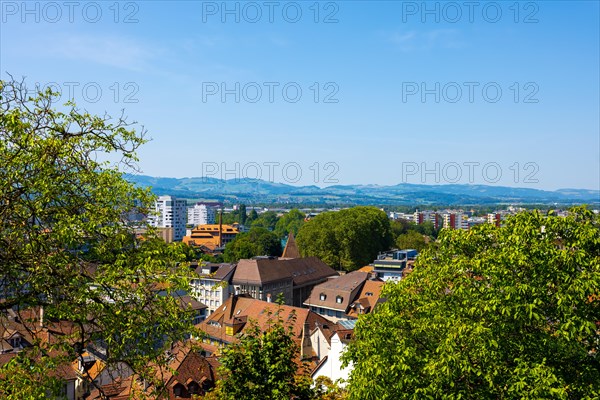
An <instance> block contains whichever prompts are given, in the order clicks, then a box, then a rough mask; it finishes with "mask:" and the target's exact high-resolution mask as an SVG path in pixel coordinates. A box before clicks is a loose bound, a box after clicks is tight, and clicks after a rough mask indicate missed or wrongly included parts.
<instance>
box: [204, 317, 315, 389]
mask: <svg viewBox="0 0 600 400" xmlns="http://www.w3.org/2000/svg"><path fill="white" fill-rule="evenodd" d="M291 322H292V323H293V321H291ZM249 323H251V324H252V326H251V327H250V328H249V329H247V330H246V331H245V333H244V335H242V336H241V337H240V340H239V342H237V343H232V344H230V345H228V346H227V347H225V348H224V349H223V352H222V355H221V357H220V358H219V361H220V362H221V368H220V372H221V374H222V379H221V380H220V381H219V382H218V383H217V387H216V388H215V390H214V392H213V393H211V395H210V396H211V397H212V398H215V399H221V400H229V399H231V400H246V399H247V400H255V399H271V400H290V399H298V400H301V399H306V400H308V399H312V398H313V397H314V392H313V390H312V389H311V383H312V382H311V380H310V377H309V376H308V375H306V374H300V375H299V374H297V371H298V369H299V368H298V364H296V361H295V360H297V359H298V356H299V354H298V353H299V345H298V343H297V342H296V341H295V340H294V335H293V331H292V323H290V321H288V322H287V325H286V322H284V321H283V320H282V319H281V317H280V315H279V311H276V312H275V313H274V314H273V315H272V316H271V319H270V322H269V324H268V326H267V327H266V329H265V330H264V331H262V330H261V328H260V327H259V326H258V325H257V324H256V323H255V322H253V321H250V322H249Z"/></svg>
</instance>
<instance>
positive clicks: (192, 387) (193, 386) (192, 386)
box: [188, 381, 200, 394]
mask: <svg viewBox="0 0 600 400" xmlns="http://www.w3.org/2000/svg"><path fill="white" fill-rule="evenodd" d="M188 393H189V394H198V393H200V385H198V384H197V383H196V382H195V381H191V382H190V383H189V385H188Z"/></svg>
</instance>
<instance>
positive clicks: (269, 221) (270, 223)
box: [252, 211, 279, 231]
mask: <svg viewBox="0 0 600 400" xmlns="http://www.w3.org/2000/svg"><path fill="white" fill-rule="evenodd" d="M278 219H279V218H277V213H276V212H275V211H265V212H264V213H262V214H260V215H259V216H258V218H256V219H255V220H253V221H252V227H253V228H265V229H268V230H270V231H272V230H273V229H275V225H277V220H278Z"/></svg>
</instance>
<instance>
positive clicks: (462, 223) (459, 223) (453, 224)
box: [442, 211, 469, 229]
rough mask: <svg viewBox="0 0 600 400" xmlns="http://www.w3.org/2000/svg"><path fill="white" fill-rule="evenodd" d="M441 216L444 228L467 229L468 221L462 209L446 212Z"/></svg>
mask: <svg viewBox="0 0 600 400" xmlns="http://www.w3.org/2000/svg"><path fill="white" fill-rule="evenodd" d="M442 218H443V219H444V228H445V229H469V222H468V221H467V218H466V217H465V215H464V213H463V212H462V211H451V212H446V213H444V214H443V215H442Z"/></svg>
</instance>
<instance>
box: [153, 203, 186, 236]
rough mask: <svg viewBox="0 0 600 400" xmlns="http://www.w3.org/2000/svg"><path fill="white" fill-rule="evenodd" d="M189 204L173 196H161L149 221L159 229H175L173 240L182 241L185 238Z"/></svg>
mask: <svg viewBox="0 0 600 400" xmlns="http://www.w3.org/2000/svg"><path fill="white" fill-rule="evenodd" d="M186 209H187V202H186V201H185V200H183V199H177V198H175V197H173V196H160V197H159V198H158V199H157V200H156V202H155V204H154V211H155V213H154V214H153V215H150V217H149V218H148V221H149V223H150V225H151V226H154V227H157V228H173V240H174V241H180V240H182V239H183V237H184V236H185V223H186V219H187V218H186V217H187V215H186Z"/></svg>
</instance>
